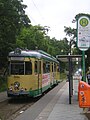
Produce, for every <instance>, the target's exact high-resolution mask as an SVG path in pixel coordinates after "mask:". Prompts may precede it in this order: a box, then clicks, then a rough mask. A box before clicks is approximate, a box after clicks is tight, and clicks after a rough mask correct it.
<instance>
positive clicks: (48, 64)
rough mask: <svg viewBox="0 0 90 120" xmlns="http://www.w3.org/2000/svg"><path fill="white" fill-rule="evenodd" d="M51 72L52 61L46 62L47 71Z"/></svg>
mask: <svg viewBox="0 0 90 120" xmlns="http://www.w3.org/2000/svg"><path fill="white" fill-rule="evenodd" d="M49 72H50V62H46V73H49Z"/></svg>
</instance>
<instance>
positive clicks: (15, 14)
mask: <svg viewBox="0 0 90 120" xmlns="http://www.w3.org/2000/svg"><path fill="white" fill-rule="evenodd" d="M22 2H23V1H22V0H0V68H1V67H2V66H4V65H5V61H6V60H7V59H6V56H7V55H8V52H9V51H11V50H12V49H13V48H15V44H16V36H17V35H18V34H19V32H20V29H21V28H22V26H28V25H29V23H30V20H29V18H28V16H27V15H25V11H24V9H25V8H26V5H23V4H22Z"/></svg>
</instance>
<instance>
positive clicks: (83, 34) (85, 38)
mask: <svg viewBox="0 0 90 120" xmlns="http://www.w3.org/2000/svg"><path fill="white" fill-rule="evenodd" d="M77 31H78V32H77V46H78V48H79V49H80V50H81V51H86V50H88V48H89V47H90V20H89V18H88V17H87V16H81V17H80V18H79V19H78V24H77Z"/></svg>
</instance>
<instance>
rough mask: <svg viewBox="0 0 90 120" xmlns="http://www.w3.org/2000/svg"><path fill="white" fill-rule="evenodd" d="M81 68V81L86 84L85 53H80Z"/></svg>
mask: <svg viewBox="0 0 90 120" xmlns="http://www.w3.org/2000/svg"><path fill="white" fill-rule="evenodd" d="M82 60H83V61H82V68H83V81H85V82H86V75H85V51H82Z"/></svg>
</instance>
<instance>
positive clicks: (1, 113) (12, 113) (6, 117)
mask: <svg viewBox="0 0 90 120" xmlns="http://www.w3.org/2000/svg"><path fill="white" fill-rule="evenodd" d="M38 99H39V98H37V99H32V98H29V97H27V98H17V99H12V98H11V99H7V100H4V101H2V102H0V120H13V119H14V118H15V117H17V116H18V115H19V114H21V113H23V112H24V111H25V110H26V109H28V108H29V107H30V106H31V105H33V104H34V103H35V102H36V101H38Z"/></svg>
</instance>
